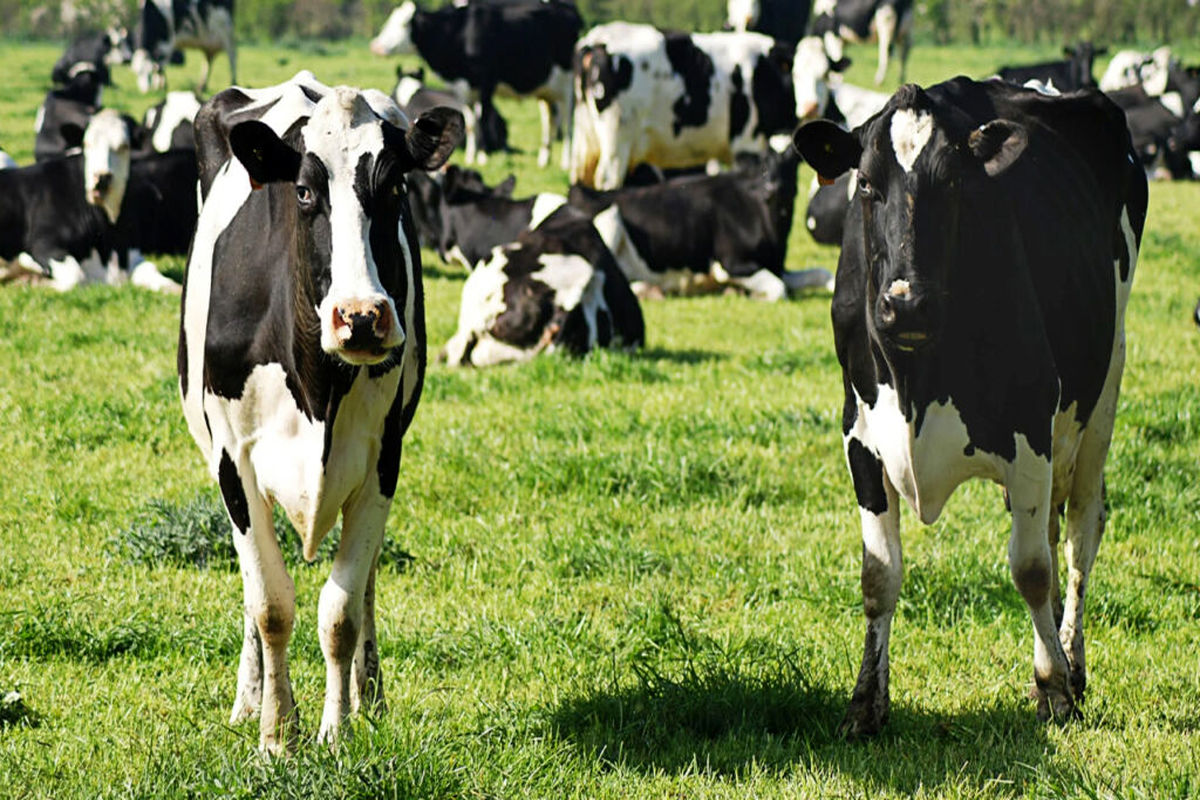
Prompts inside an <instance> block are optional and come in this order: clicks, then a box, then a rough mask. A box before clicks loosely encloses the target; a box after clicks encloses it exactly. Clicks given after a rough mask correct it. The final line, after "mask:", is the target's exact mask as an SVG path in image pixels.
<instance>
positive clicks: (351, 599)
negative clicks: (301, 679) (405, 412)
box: [318, 486, 391, 742]
mask: <svg viewBox="0 0 1200 800" xmlns="http://www.w3.org/2000/svg"><path fill="white" fill-rule="evenodd" d="M390 505H391V500H390V499H388V498H386V497H384V496H383V495H382V494H380V493H379V490H378V488H372V487H370V486H368V487H364V488H363V490H362V491H361V492H360V493H359V494H358V495H357V496H356V497H355V498H353V499H352V500H351V501H350V502H349V503H348V504H347V505H346V506H345V507H344V508H343V510H342V540H341V542H340V544H339V545H338V551H337V555H336V556H335V557H334V561H333V570H332V572H331V573H330V575H329V580H328V581H326V582H325V587H324V588H323V589H322V590H321V600H320V607H319V609H318V633H319V635H320V639H321V651H322V652H323V653H324V655H325V710H324V713H322V715H321V729H320V733H319V734H318V739H319V741H322V742H331V741H333V740H335V739H336V738H337V736H338V733H339V731H340V730H341V725H342V720H343V719H345V717H346V715H347V714H349V713H350V710H351V707H352V705H351V696H350V686H351V668H352V665H353V663H354V660H355V656H356V655H357V654H359V653H364V652H365V651H367V650H370V651H371V652H377V651H376V645H375V639H374V637H375V624H374V619H373V618H372V619H371V621H370V624H369V625H368V624H367V623H366V622H365V616H366V614H365V598H366V594H367V587H368V585H369V584H370V582H371V581H370V577H371V573H372V572H373V570H374V566H375V560H376V558H377V557H378V555H379V548H380V544H381V543H382V542H383V528H384V524H385V523H386V522H387V513H388V508H389V507H390ZM371 610H372V612H373V610H374V602H373V598H372V609H371ZM372 617H373V614H372ZM365 635H369V637H370V641H369V644H368V643H366V642H365V641H363V638H364V636H365ZM371 662H372V663H374V664H375V667H374V669H375V675H374V678H375V680H374V681H373V682H372V681H371V680H369V678H370V677H371V676H370V675H369V674H364V675H363V676H362V679H363V680H364V685H363V686H362V687H361V688H358V689H356V693H357V694H358V695H359V697H360V698H362V697H364V696H366V697H371V696H373V695H378V696H379V697H380V698H381V697H382V684H380V682H379V681H378V657H377V656H376V657H375V658H374V659H372V660H371ZM363 666H364V668H367V667H369V666H370V664H369V663H368V662H367V659H366V658H365V657H364V660H363ZM354 677H355V678H357V677H358V676H354Z"/></svg>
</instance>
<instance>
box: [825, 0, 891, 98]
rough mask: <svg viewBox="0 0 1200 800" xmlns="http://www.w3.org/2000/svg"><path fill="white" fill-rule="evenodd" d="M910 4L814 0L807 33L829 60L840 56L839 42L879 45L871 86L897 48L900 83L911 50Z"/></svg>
mask: <svg viewBox="0 0 1200 800" xmlns="http://www.w3.org/2000/svg"><path fill="white" fill-rule="evenodd" d="M912 20H913V8H912V0H816V2H815V3H814V4H813V10H812V25H811V26H810V28H809V33H810V34H811V35H812V36H817V37H820V38H821V39H823V40H824V41H825V45H826V47H827V48H828V50H829V53H830V54H831V55H832V56H833V58H834V59H835V60H836V59H839V58H841V57H842V55H843V42H844V41H849V42H855V43H862V42H867V41H870V40H871V39H872V38H874V39H876V40H877V41H878V42H879V68H878V69H877V70H876V71H875V84H876V85H879V84H881V83H883V79H884V78H885V77H886V76H887V68H888V59H889V58H890V57H891V54H892V48H893V47H894V46H895V45H897V44H899V45H900V82H901V83H903V82H904V71H905V69H906V68H907V67H908V51H909V50H910V49H911V48H912Z"/></svg>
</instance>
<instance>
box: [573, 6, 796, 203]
mask: <svg viewBox="0 0 1200 800" xmlns="http://www.w3.org/2000/svg"><path fill="white" fill-rule="evenodd" d="M792 59H793V49H792V48H791V47H790V46H788V45H784V44H779V43H777V42H775V41H774V40H773V39H771V38H770V37H769V36H763V35H762V34H759V33H733V32H722V33H706V34H686V33H680V32H678V31H661V30H658V29H657V28H654V27H653V26H650V25H636V24H632V23H628V22H610V23H607V24H605V25H598V26H596V27H595V28H592V29H591V30H590V31H589V32H588V33H587V35H585V36H584V37H583V38H582V39H580V40H579V45H578V48H577V53H576V82H577V86H576V92H577V95H578V97H577V101H576V108H575V131H574V134H573V137H572V145H571V149H572V155H571V170H570V178H571V182H572V183H582V184H584V185H586V186H593V187H595V188H598V189H615V188H617V187H619V186H621V184H622V182H623V181H624V179H625V176H626V173H628V172H629V171H630V170H631V169H632V168H633V167H635V166H636V165H637V164H639V163H642V162H646V163H650V164H653V165H655V166H659V167H667V168H671V167H688V166H693V165H696V164H704V163H705V162H707V161H709V160H713V159H715V160H718V161H723V162H726V163H731V162H733V161H734V159H735V157H736V156H737V155H739V154H742V153H751V154H754V155H761V154H762V153H764V152H765V151H766V150H767V149H768V141H769V140H770V138H771V137H772V136H774V135H776V134H783V133H790V132H791V130H792V129H793V128H794V127H795V124H796V114H795V109H794V108H793V98H794V92H793V89H792V87H791V82H792V79H791V70H792Z"/></svg>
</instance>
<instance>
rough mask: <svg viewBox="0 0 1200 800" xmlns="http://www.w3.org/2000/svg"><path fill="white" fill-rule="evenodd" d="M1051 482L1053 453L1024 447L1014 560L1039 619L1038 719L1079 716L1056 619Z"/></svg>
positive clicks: (1018, 470) (1013, 484) (1015, 491)
mask: <svg viewBox="0 0 1200 800" xmlns="http://www.w3.org/2000/svg"><path fill="white" fill-rule="evenodd" d="M1050 483H1051V468H1050V459H1049V458H1044V457H1041V456H1038V455H1036V454H1034V453H1033V452H1032V451H1030V450H1028V448H1023V449H1019V451H1018V455H1017V459H1016V462H1015V463H1014V465H1013V469H1012V471H1011V474H1010V477H1009V484H1008V493H1009V499H1010V501H1011V504H1012V536H1011V538H1010V539H1009V543H1008V566H1009V569H1010V570H1011V571H1012V578H1013V583H1015V584H1016V586H1017V590H1018V591H1019V592H1020V593H1021V596H1022V597H1023V598H1025V604H1026V606H1028V608H1029V615H1030V617H1031V619H1032V621H1033V636H1034V645H1033V679H1034V687H1035V688H1034V696H1035V697H1036V698H1037V714H1038V719H1040V720H1043V721H1045V720H1049V719H1058V720H1066V719H1071V718H1073V717H1076V716H1078V711H1077V710H1076V708H1075V702H1074V700H1073V698H1072V693H1071V687H1070V681H1069V678H1068V670H1067V657H1066V655H1065V654H1064V652H1063V648H1062V644H1061V643H1060V642H1059V638H1058V626H1057V624H1056V623H1055V619H1054V600H1053V596H1052V595H1053V587H1054V583H1055V582H1054V577H1053V575H1052V569H1053V561H1052V559H1051V557H1050V538H1049V522H1050V514H1051V511H1052V510H1051V508H1050Z"/></svg>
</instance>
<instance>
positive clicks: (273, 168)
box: [229, 87, 463, 365]
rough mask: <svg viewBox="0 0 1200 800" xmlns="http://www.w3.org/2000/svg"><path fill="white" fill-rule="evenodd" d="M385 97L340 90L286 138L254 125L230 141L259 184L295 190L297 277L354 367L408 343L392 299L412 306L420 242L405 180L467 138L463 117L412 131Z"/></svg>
mask: <svg viewBox="0 0 1200 800" xmlns="http://www.w3.org/2000/svg"><path fill="white" fill-rule="evenodd" d="M403 121H404V117H403V115H402V114H401V113H400V111H399V109H398V108H397V107H396V105H395V104H394V103H393V102H392V101H391V100H390V99H388V98H387V97H386V96H385V95H384V94H383V93H381V92H367V93H362V92H359V91H357V90H354V89H350V88H348V87H338V88H336V89H334V90H333V91H331V92H330V93H329V94H328V95H326V96H325V97H323V98H321V100H320V101H319V102H318V103H317V104H316V105H315V106H314V107H313V109H312V114H311V116H310V117H309V118H308V120H307V122H304V123H303V124H302V126H301V127H299V129H298V130H296V131H294V135H291V136H289V137H288V141H284V140H283V139H280V138H279V137H278V136H277V135H276V134H275V132H274V131H273V130H271V128H269V127H268V126H266V125H264V124H263V123H261V122H257V121H251V122H243V123H240V124H238V125H235V126H234V127H233V129H232V130H231V131H230V134H229V143H230V147H231V149H232V151H233V154H234V155H235V156H236V157H237V158H238V160H239V161H241V163H242V164H243V165H244V166H245V167H246V171H247V173H249V176H250V180H251V183H252V185H253V184H259V185H261V184H265V183H276V182H278V183H284V184H287V185H288V188H290V189H291V190H292V191H291V192H289V194H288V199H287V200H286V201H285V202H288V203H290V204H294V205H292V206H291V208H292V209H293V211H294V220H295V223H294V224H295V231H294V239H293V248H292V249H293V252H292V264H293V269H294V270H296V271H297V274H296V276H295V279H296V280H297V281H298V282H299V283H300V285H301V286H302V287H304V294H305V295H306V296H307V297H308V298H309V299H310V300H311V302H312V304H313V306H314V307H315V310H316V313H317V318H318V322H319V325H320V342H321V348H322V349H323V350H324V351H325V352H327V353H329V354H330V355H333V356H336V357H338V358H340V359H341V360H343V361H345V362H347V363H349V364H356V365H357V364H377V363H380V362H382V361H384V360H386V359H387V358H388V357H389V356H390V355H391V354H392V351H393V350H394V349H395V348H397V347H399V346H400V345H401V344H403V343H404V340H405V336H406V333H405V331H404V329H403V327H402V317H401V315H400V314H398V313H397V308H396V304H395V299H396V298H398V297H404V298H406V302H413V298H412V297H411V294H410V292H411V286H412V283H413V282H414V280H415V277H416V276H415V273H414V271H415V270H416V269H417V264H416V261H415V259H416V242H415V241H414V242H410V241H409V238H408V236H407V235H406V233H405V226H406V225H408V224H410V222H409V221H408V220H406V217H407V216H408V214H409V212H408V203H407V200H406V188H405V180H404V176H405V174H406V173H408V172H409V171H411V170H413V169H424V170H431V169H437V168H438V167H440V166H441V165H442V164H443V163H444V162H445V160H446V158H448V157H449V155H450V152H451V151H452V150H453V149H454V147H455V146H456V145H457V144H459V143H460V142H461V141H462V130H463V121H462V115H461V114H459V113H458V112H457V111H452V110H450V109H446V108H436V109H433V110H432V111H429V112H427V113H426V114H423V115H422V116H421V117H420V118H419V119H418V120H417V121H416V122H415V123H414V124H413V125H412V127H411V128H409V129H408V130H407V131H405V130H404V129H403V128H401V127H399V126H400V125H402V124H403Z"/></svg>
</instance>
